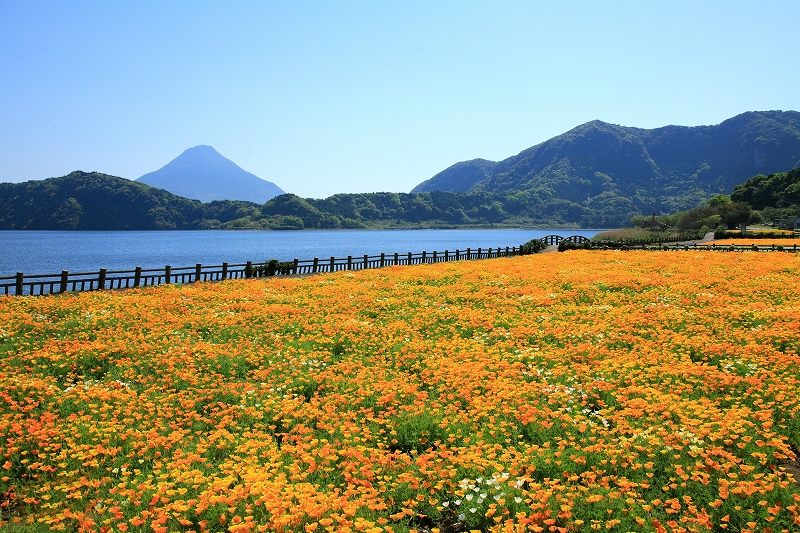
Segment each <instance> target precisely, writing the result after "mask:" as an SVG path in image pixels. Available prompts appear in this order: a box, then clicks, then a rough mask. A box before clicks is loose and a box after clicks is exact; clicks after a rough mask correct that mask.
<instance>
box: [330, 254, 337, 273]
mask: <svg viewBox="0 0 800 533" xmlns="http://www.w3.org/2000/svg"><path fill="white" fill-rule="evenodd" d="M335 268H336V258H335V257H334V256H331V269H330V272H333V271H334V269H335Z"/></svg>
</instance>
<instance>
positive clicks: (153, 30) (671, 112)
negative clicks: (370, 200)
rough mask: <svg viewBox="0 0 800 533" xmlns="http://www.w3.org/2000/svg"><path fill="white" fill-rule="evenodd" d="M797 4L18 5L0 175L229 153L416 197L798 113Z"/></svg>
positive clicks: (147, 164)
mask: <svg viewBox="0 0 800 533" xmlns="http://www.w3.org/2000/svg"><path fill="white" fill-rule="evenodd" d="M798 22H800V2H797V1H795V0H793V1H784V2H780V1H769V0H767V1H760V2H737V1H726V2H704V1H698V0H693V1H685V2H684V1H661V2H649V1H636V2H589V1H585V2H578V1H565V2H547V3H545V2H468V1H458V2H430V1H423V2H416V1H402V2H400V1H398V2H392V1H385V2H372V1H361V2H340V1H333V0H332V1H328V2H304V1H295V2H288V1H287V2H232V1H231V2H209V1H202V0H196V1H186V2H180V1H174V2H147V1H140V2H116V1H98V2H83V1H71V2H68V1H60V2H53V1H46V2H37V1H28V0H26V1H24V2H19V1H17V0H0V161H2V164H0V181H6V182H8V181H11V182H19V181H25V180H32V179H45V178H48V177H53V176H62V175H65V174H68V173H69V172H71V171H73V170H85V171H93V170H96V171H99V172H104V173H107V174H113V175H116V176H122V177H124V178H129V179H136V178H138V177H139V176H141V175H143V174H145V173H147V172H151V171H153V170H157V169H158V168H160V167H162V166H163V165H165V164H166V163H168V162H169V161H170V160H172V159H174V158H175V157H177V156H178V155H179V154H180V153H181V152H183V150H185V149H186V148H189V147H192V146H196V145H198V144H208V145H211V146H214V147H215V148H216V149H217V151H219V152H220V153H221V154H222V155H224V156H225V157H227V158H229V159H231V160H233V161H234V162H235V163H237V164H238V165H239V166H241V167H242V168H244V169H245V170H247V171H249V172H252V173H254V174H256V175H257V176H259V177H261V178H264V179H268V180H270V181H273V182H275V183H276V184H277V185H278V186H280V187H281V188H283V189H284V190H286V191H287V192H294V193H296V194H299V195H301V196H304V197H315V198H319V197H326V196H330V195H332V194H335V193H337V192H373V191H396V192H407V191H409V190H410V189H411V188H413V187H414V186H415V185H417V184H418V183H420V182H421V181H423V180H426V179H428V178H430V177H431V176H433V175H434V174H436V173H437V172H439V171H441V170H443V169H445V168H446V167H448V166H450V165H452V164H454V163H456V162H458V161H463V160H467V159H474V158H478V157H482V158H485V159H492V160H499V159H503V158H506V157H509V156H511V155H514V154H516V153H518V152H519V151H521V150H523V149H525V148H528V147H530V146H533V145H535V144H538V143H540V142H542V141H545V140H547V139H549V138H551V137H553V136H555V135H558V134H560V133H563V132H565V131H567V130H569V129H571V128H573V127H575V126H577V125H579V124H583V123H585V122H588V121H590V120H594V119H600V120H603V121H606V122H611V123H614V124H621V125H624V126H636V127H642V128H654V127H659V126H665V125H669V124H677V125H684V126H697V125H707V124H717V123H719V122H721V121H723V120H725V119H726V118H730V117H732V116H735V115H737V114H739V113H742V112H745V111H754V110H770V109H783V110H789V109H793V110H798V109H800V69H799V68H798V65H800V57H798V56H800V46H798V44H797V41H796V35H797V24H798Z"/></svg>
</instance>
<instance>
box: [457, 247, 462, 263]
mask: <svg viewBox="0 0 800 533" xmlns="http://www.w3.org/2000/svg"><path fill="white" fill-rule="evenodd" d="M460 253H461V252H459V250H458V248H456V261H458V256H459V254H460Z"/></svg>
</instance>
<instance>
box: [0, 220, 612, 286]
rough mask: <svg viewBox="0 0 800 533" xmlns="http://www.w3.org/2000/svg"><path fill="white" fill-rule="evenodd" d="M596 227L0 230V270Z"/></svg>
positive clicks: (499, 237)
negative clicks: (552, 228) (546, 228)
mask: <svg viewBox="0 0 800 533" xmlns="http://www.w3.org/2000/svg"><path fill="white" fill-rule="evenodd" d="M598 231H600V230H530V229H446V230H444V229H443V230H304V231H0V277H3V276H12V275H14V274H16V273H17V272H24V273H25V274H53V273H57V272H61V271H62V270H69V271H70V272H97V271H98V270H99V269H101V268H107V269H109V270H132V269H134V268H135V267H137V266H141V267H142V268H160V267H163V266H164V265H171V266H173V267H184V266H192V265H195V264H197V263H202V264H204V265H220V264H222V263H223V262H228V263H230V264H236V263H245V262H247V261H253V262H254V263H255V262H262V261H267V260H269V259H278V260H281V261H288V260H291V259H294V258H298V259H313V258H314V257H319V258H330V257H331V256H335V257H337V258H340V257H347V256H348V255H352V256H353V257H356V256H363V255H364V254H369V255H379V254H381V253H386V254H394V253H395V252H398V253H408V252H413V253H417V252H422V251H423V250H424V251H428V252H432V251H434V250H436V251H438V252H443V251H445V250H450V251H454V250H456V249H459V250H466V249H467V248H472V249H477V248H478V247H481V248H484V249H486V248H490V247H491V248H497V247H503V248H505V247H506V246H519V245H520V244H522V243H525V242H527V241H529V240H531V239H536V238H541V237H544V236H545V235H561V236H562V237H569V236H570V235H582V236H584V237H593V236H594V235H595V234H596V233H597V232H598Z"/></svg>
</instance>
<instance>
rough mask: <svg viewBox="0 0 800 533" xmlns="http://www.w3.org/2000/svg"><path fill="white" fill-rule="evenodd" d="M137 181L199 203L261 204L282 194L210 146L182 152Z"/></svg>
mask: <svg viewBox="0 0 800 533" xmlns="http://www.w3.org/2000/svg"><path fill="white" fill-rule="evenodd" d="M138 181H141V182H142V183H146V184H148V185H152V186H153V187H159V188H161V189H165V190H167V191H169V192H171V193H173V194H177V195H179V196H183V197H186V198H193V199H197V200H200V201H201V202H211V201H213V200H247V201H250V202H256V203H259V204H262V203H264V202H266V201H267V200H269V199H270V198H273V197H275V196H278V195H280V194H283V193H284V191H283V190H282V189H281V188H280V187H278V186H277V185H275V184H274V183H272V182H270V181H266V180H263V179H261V178H259V177H258V176H256V175H254V174H251V173H250V172H247V171H246V170H243V169H242V168H241V167H239V165H237V164H236V163H234V162H233V161H231V160H230V159H228V158H226V157H224V156H223V155H221V154H220V153H219V152H217V151H216V150H215V149H214V147H213V146H208V145H205V144H201V145H199V146H194V147H192V148H188V149H186V150H184V151H183V153H182V154H181V155H179V156H178V157H176V158H175V159H173V160H172V161H170V162H169V163H167V164H166V165H164V166H163V167H162V168H160V169H159V170H156V171H155V172H150V173H149V174H145V175H144V176H142V177H140V178H139V179H138Z"/></svg>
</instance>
